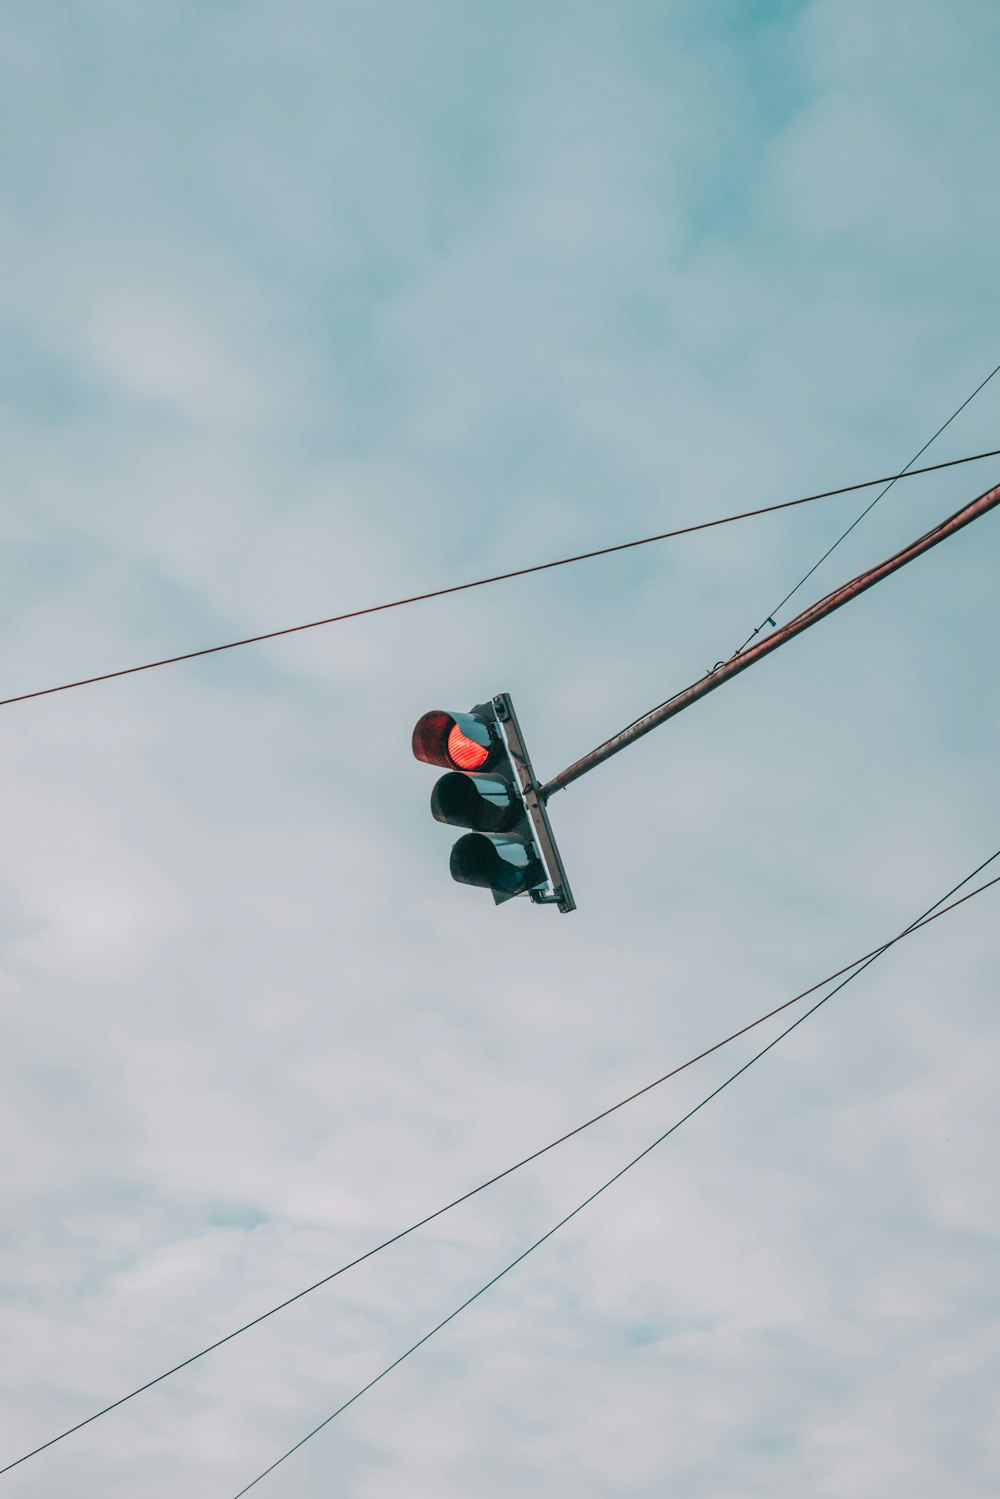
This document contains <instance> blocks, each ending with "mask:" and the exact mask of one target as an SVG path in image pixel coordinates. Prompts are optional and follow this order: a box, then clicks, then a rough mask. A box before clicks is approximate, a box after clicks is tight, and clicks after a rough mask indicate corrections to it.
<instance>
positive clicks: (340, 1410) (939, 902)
mask: <svg viewBox="0 0 1000 1499" xmlns="http://www.w3.org/2000/svg"><path fill="white" fill-rule="evenodd" d="M998 857H1000V849H998V850H997V852H996V853H995V854H991V856H990V858H989V859H987V860H985V862H984V863H982V864H980V865H979V867H978V869H974V870H972V872H971V873H970V874H967V875H966V876H965V878H964V879H962V880H959V882H958V884H957V885H955V886H953V888H952V889H951V890H949V891H948V892H947V894H945V895H942V896H941V897H940V898H939V899H938V900H936V901H935V902H934V904H933V905H932V906H929V907H928V909H927V910H926V911H925V912H924V913H923V915H922V916H918V917H917V919H916V921H913V922H911V924H910V925H909V926H908V927H906V928H905V929H904V931H903V932H902V933H901V934H900V935H901V936H905V935H906V934H907V933H909V932H912V931H914V930H915V929H916V928H917V927H918V926H919V925H920V924H921V923H922V922H924V921H926V920H927V918H928V917H929V916H930V915H931V913H932V912H934V911H937V909H938V907H939V906H941V905H943V904H944V902H945V901H947V900H948V899H950V897H951V896H952V895H954V894H955V892H956V891H957V890H961V888H962V886H963V885H967V884H968V882H969V881H970V880H972V879H975V877H976V875H977V874H978V873H979V871H980V870H982V869H985V868H986V865H987V864H990V863H992V862H993V860H994V859H996V858H998ZM993 883H995V882H994V881H990V884H993ZM983 888H984V889H985V888H986V887H985V886H984V887H983ZM971 893H975V892H971ZM895 940H898V939H895ZM892 945H893V944H892V943H886V944H885V945H884V946H883V947H880V948H877V949H876V950H875V952H873V953H872V954H871V956H870V957H869V958H867V959H866V960H865V961H864V962H863V963H861V965H860V966H859V967H857V968H856V969H855V970H854V972H853V973H850V974H848V976H847V977H846V978H845V979H842V980H841V982H840V983H839V984H837V986H836V988H834V989H831V990H830V992H829V994H824V996H823V998H822V999H819V1000H817V1002H816V1003H815V1004H814V1005H811V1006H810V1007H809V1009H808V1010H806V1011H805V1013H804V1014H803V1015H799V1016H798V1018H797V1019H795V1020H793V1021H792V1023H791V1025H788V1026H786V1027H785V1029H784V1030H783V1031H781V1032H779V1034H778V1035H777V1036H775V1037H774V1039H773V1040H771V1041H769V1042H768V1043H767V1045H766V1046H763V1047H761V1049H760V1051H758V1052H756V1053H755V1055H754V1056H752V1057H751V1058H750V1059H749V1061H747V1062H744V1063H743V1065H742V1067H739V1068H737V1070H736V1071H735V1072H734V1073H732V1074H731V1075H730V1076H729V1077H727V1078H726V1079H725V1081H724V1082H722V1083H720V1084H719V1086H718V1087H717V1088H713V1089H712V1091H711V1093H708V1094H706V1096H705V1097H704V1098H703V1099H702V1100H701V1101H700V1103H696V1104H695V1106H694V1108H693V1109H689V1110H688V1112H687V1113H686V1114H683V1115H682V1116H681V1118H680V1119H678V1120H676V1121H675V1123H673V1124H672V1125H671V1126H670V1128H669V1129H667V1130H664V1132H663V1134H662V1135H659V1136H658V1137H657V1138H656V1139H655V1140H654V1141H653V1142H652V1144H651V1145H647V1146H646V1148H645V1150H641V1151H640V1152H639V1154H638V1155H637V1156H633V1158H632V1160H630V1161H629V1162H628V1164H627V1165H625V1166H623V1167H622V1168H621V1170H620V1171H616V1172H615V1174H614V1176H611V1177H609V1178H608V1180H607V1181H606V1182H604V1183H603V1184H602V1185H601V1186H600V1187H598V1188H597V1190H596V1191H594V1192H591V1194H590V1196H589V1197H585V1198H584V1200H583V1201H582V1202H581V1203H579V1204H578V1205H577V1206H576V1207H575V1208H573V1210H572V1212H569V1213H567V1214H566V1216H565V1217H564V1218H560V1220H559V1222H558V1223H555V1224H553V1226H552V1227H551V1228H550V1229H549V1230H548V1231H547V1232H546V1233H544V1234H542V1236H541V1238H540V1239H536V1240H535V1242H534V1243H533V1244H531V1245H529V1246H528V1248H527V1249H525V1250H524V1251H523V1252H522V1253H521V1254H519V1255H518V1256H517V1258H516V1259H513V1260H511V1261H510V1263H509V1264H508V1265H505V1266H504V1268H503V1269H502V1270H500V1271H499V1272H498V1273H497V1274H496V1275H494V1276H493V1277H492V1279H491V1280H488V1281H487V1282H486V1284H485V1285H483V1286H480V1288H479V1290H478V1291H475V1292H473V1294H472V1295H471V1296H469V1297H468V1298H467V1299H466V1300H465V1301H463V1302H462V1304H461V1306H457V1307H456V1308H455V1310H454V1311H453V1312H449V1314H448V1316H447V1317H443V1318H442V1319H441V1321H440V1322H438V1323H437V1324H436V1325H435V1326H434V1327H432V1328H431V1330H430V1332H426V1333H424V1335H423V1337H422V1338H418V1340H417V1342H415V1343H414V1344H412V1346H411V1347H409V1348H407V1350H406V1352H405V1353H401V1354H400V1355H399V1357H398V1358H396V1359H393V1361H392V1363H391V1364H387V1365H386V1367H385V1368H384V1369H383V1370H382V1371H381V1373H379V1374H376V1375H375V1377H374V1379H370V1380H369V1381H368V1383H367V1384H365V1385H362V1387H361V1389H360V1390H356V1391H355V1393H354V1394H353V1395H352V1396H351V1397H350V1399H349V1400H345V1401H344V1403H343V1404H342V1405H339V1406H338V1407H337V1409H336V1410H335V1411H333V1412H332V1413H331V1414H330V1415H329V1416H327V1417H326V1419H325V1420H324V1421H321V1422H320V1423H319V1425H318V1426H314V1427H313V1429H312V1431H310V1432H308V1433H307V1434H306V1435H305V1436H304V1437H301V1438H300V1439H299V1441H297V1442H296V1443H295V1445H294V1446H293V1447H289V1448H288V1450H287V1452H283V1453H282V1455H281V1456H280V1457H279V1458H277V1459H276V1460H275V1461H274V1462H273V1463H271V1465H270V1466H269V1467H267V1468H265V1469H264V1470H263V1472H262V1473H258V1474H257V1477H256V1478H254V1479H252V1480H251V1481H250V1483H248V1484H246V1485H245V1487H243V1488H242V1489H240V1490H239V1492H238V1493H237V1494H235V1495H234V1499H242V1496H243V1495H244V1494H248V1493H249V1492H250V1490H251V1489H252V1488H255V1487H256V1485H257V1484H258V1483H260V1482H261V1480H262V1479H264V1478H266V1477H267V1476H268V1474H269V1473H273V1472H274V1470H275V1468H277V1467H278V1466H280V1464H281V1463H283V1462H284V1461H285V1460H286V1458H289V1457H291V1456H292V1454H293V1453H294V1452H297V1451H298V1450H299V1448H300V1447H304V1446H305V1444H306V1442H308V1441H310V1440H311V1439H312V1438H313V1437H314V1436H316V1435H317V1434H318V1433H319V1432H321V1431H322V1430H323V1428H324V1427H326V1426H329V1424H330V1422H331V1421H334V1420H336V1418H337V1417H338V1416H339V1415H341V1414H342V1413H343V1412H344V1411H346V1410H347V1409H348V1407H349V1406H351V1405H353V1404H354V1403H355V1401H356V1400H360V1399H361V1396H362V1395H364V1394H367V1392H368V1391H369V1390H370V1389H372V1387H373V1386H374V1385H377V1384H378V1383H379V1381H380V1380H382V1379H384V1378H385V1376H386V1375H387V1374H391V1373H392V1371H393V1369H397V1368H398V1367H399V1365H400V1364H401V1363H403V1361H404V1360H405V1359H408V1358H409V1357H410V1355H411V1354H412V1353H416V1351H417V1349H418V1348H422V1347H423V1345H424V1344H425V1343H427V1342H429V1340H430V1339H431V1338H432V1337H434V1335H435V1333H438V1332H440V1331H441V1329H442V1328H444V1327H447V1325H448V1323H449V1322H453V1321H454V1320H455V1318H456V1317H458V1316H459V1315H460V1314H461V1313H462V1312H464V1311H465V1310H466V1308H467V1307H470V1306H471V1305H472V1303H473V1302H474V1301H478V1300H479V1298H480V1296H483V1295H485V1294H486V1292H487V1291H489V1290H490V1289H491V1288H492V1287H493V1286H495V1285H496V1283H497V1281H499V1280H502V1279H503V1277H504V1276H505V1275H508V1274H509V1273H510V1272H511V1270H513V1269H515V1268H516V1266H518V1265H519V1264H520V1263H521V1262H522V1260H526V1259H527V1258H528V1255H529V1254H533V1253H534V1251H535V1250H536V1249H539V1248H540V1247H541V1246H542V1245H543V1244H544V1243H545V1242H546V1241H547V1240H548V1239H551V1238H552V1236H553V1234H556V1233H558V1232H559V1230H560V1229H561V1228H564V1227H565V1226H566V1224H567V1223H569V1222H570V1221H571V1220H572V1219H573V1218H575V1217H576V1216H577V1214H578V1213H582V1212H583V1210H584V1208H586V1207H589V1206H590V1204H591V1203H592V1202H594V1201H596V1199H597V1198H598V1197H600V1196H601V1195H602V1193H604V1192H606V1191H607V1190H608V1188H609V1187H612V1186H614V1184H615V1182H617V1181H620V1180H621V1178H622V1177H623V1176H624V1175H625V1174H626V1172H629V1171H631V1170H632V1168H633V1166H637V1165H638V1164H639V1162H640V1161H642V1160H644V1159H645V1158H646V1156H648V1155H650V1154H651V1153H652V1152H653V1151H654V1150H655V1149H656V1148H657V1146H659V1145H662V1144H663V1142H664V1140H667V1139H669V1137H670V1136H671V1135H672V1134H674V1133H675V1131H677V1130H679V1129H680V1127H681V1125H682V1124H686V1123H687V1121H688V1120H689V1119H692V1118H693V1117H694V1115H695V1114H697V1113H698V1112H699V1111H700V1110H701V1109H703V1108H704V1107H705V1105H706V1104H707V1103H711V1101H712V1099H713V1098H717V1097H718V1096H719V1094H720V1093H722V1092H723V1091H724V1090H725V1089H726V1088H728V1087H729V1085H730V1083H734V1082H735V1081H736V1079H737V1078H738V1077H742V1075H743V1073H744V1072H746V1071H748V1070H749V1068H751V1067H752V1066H753V1065H754V1063H755V1062H759V1061H760V1059H761V1057H763V1056H766V1055H767V1053H768V1052H769V1051H771V1050H773V1048H774V1047H775V1046H777V1045H778V1042H779V1041H783V1040H784V1039H785V1037H786V1036H789V1035H790V1034H791V1033H792V1031H794V1030H796V1029H797V1027H798V1026H800V1025H801V1024H802V1023H803V1021H805V1020H808V1019H809V1016H810V1015H815V1013H816V1011H817V1010H818V1009H820V1008H821V1007H822V1006H823V1005H825V1004H826V1002H827V1000H830V999H832V998H833V996H834V995H835V994H838V993H839V992H840V990H841V989H843V988H844V987H845V986H846V985H847V984H849V983H850V982H851V980H852V979H856V978H857V976H858V974H859V973H863V972H864V970H865V969H866V968H869V967H870V966H871V964H872V963H874V962H875V961H876V959H877V958H880V957H881V956H882V954H883V953H884V952H886V951H887V950H888V948H889V947H890V946H892Z"/></svg>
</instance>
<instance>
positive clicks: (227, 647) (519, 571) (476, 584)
mask: <svg viewBox="0 0 1000 1499" xmlns="http://www.w3.org/2000/svg"><path fill="white" fill-rule="evenodd" d="M942 430H943V429H942ZM997 457H1000V448H997V449H994V450H993V451H992V452H989V453H972V454H970V455H969V456H968V457H967V458H952V459H949V461H948V462H947V463H932V464H930V465H929V466H928V467H927V468H920V469H911V470H910V472H908V473H907V472H905V471H904V472H902V473H898V474H894V475H893V476H892V482H893V483H895V482H896V480H897V479H904V478H905V479H912V478H915V477H916V476H917V475H918V474H931V473H936V472H937V471H938V470H939V469H943V468H957V467H958V466H959V465H961V464H963V463H978V462H979V460H980V459H981V458H997ZM911 462H912V460H911ZM886 482H887V481H886V478H884V477H883V478H881V479H865V480H864V482H863V483H861V484H844V485H842V486H841V487H840V488H839V489H825V490H823V491H822V492H821V493H819V494H807V495H803V496H802V497H801V498H800V499H798V500H783V501H782V502H781V503H780V504H778V505H763V506H761V507H760V508H758V509H757V510H744V511H742V512H741V513H740V514H739V515H723V516H720V517H719V518H718V519H716V520H705V521H698V522H697V523H696V524H695V525H693V526H680V527H678V529H677V530H675V531H661V532H660V533H659V534H658V535H656V536H642V537H640V538H639V539H638V540H637V541H620V542H618V543H617V544H616V545H614V546H607V547H597V548H596V550H594V551H592V552H578V553H577V554H576V555H575V556H572V557H558V558H556V560H555V561H554V562H536V563H535V564H533V565H532V566H531V567H516V568H513V569H512V570H511V571H510V572H505V573H494V574H493V576H492V577H489V578H474V579H473V580H472V582H471V583H452V584H449V586H448V587H447V588H432V589H431V590H430V591H429V592H427V593H414V594H410V596H409V597H408V598H402V599H391V600H390V601H389V602H388V603H385V604H368V605H367V606H366V607H365V608H363V609H350V610H348V611H347V612H346V613H344V614H331V615H329V616H328V617H327V618H326V619H311V620H307V621H306V623H305V624H301V625H285V626H284V627H283V628H282V629H280V630H264V631H263V632H262V633H261V634H259V635H245V636H244V637H243V638H242V639H241V640H228V641H226V642H225V644H223V645H206V646H202V647H201V648H200V649H198V650H195V651H181V652H180V653H179V654H177V655H175V656H161V657H160V658H159V659H158V660H156V661H143V662H141V663H140V664H139V665H138V666H123V667H119V668H118V669H117V670H116V671H102V672H98V673H97V674H96V675H95V676H90V677H78V678H77V679H76V680H75V681H72V682H60V683H58V684H57V685H56V686H55V687H38V688H35V690H34V691H33V692H19V693H16V694H15V695H14V696H13V697H4V698H0V708H9V707H10V706H11V704H12V703H26V702H28V701H29V700H30V699H31V698H36V697H50V696H51V695H52V694H53V693H55V692H70V691H71V690H72V689H73V688H74V687H92V686H93V685H94V684H95V683H96V682H110V681H112V680H113V679H114V678H116V677H132V676H135V675H136V673H138V672H141V671H153V670H154V669H155V668H156V667H158V666H174V665H176V664H177V663H178V662H179V661H194V660H197V659H198V658H199V657H200V656H216V655H218V654H219V652H220V651H235V650H237V649H238V648H239V647H240V646H244V645H259V644H260V643H261V641H264V640H277V639H278V638H279V636H282V635H297V634H299V633H300V632H301V631H303V630H318V629H319V628H320V627H321V626H322V625H336V624H343V623H344V621H345V620H348V619H360V618H362V616H363V615H366V614H382V613H384V612H385V611H386V610H387V609H402V608H404V607H405V606H406V605H408V604H423V603H426V602H427V601H428V600H429V599H440V598H444V597H445V596H446V595H447V594H450V593H465V592H466V591H467V590H468V589H470V588H485V587H486V586H487V585H488V584H490V583H505V582H507V581H509V580H510V579H511V578H525V577H527V576H528V575H529V573H544V572H548V571H549V570H550V569H551V568H554V567H568V566H569V565H570V564H571V563H573V562H588V561H590V559H591V558H593V557H607V556H609V555H610V554H611V553H612V552H627V551H630V550H631V549H632V548H633V547H644V546H649V545H651V543H652V542H654V541H669V540H671V539H672V538H673V537H675V536H689V535H690V534H691V533H692V532H693V531H709V530H711V529H712V527H714V526H728V525H730V524H731V523H732V522H733V521H739V520H751V519H753V518H754V517H756V516H759V515H771V514H773V513H774V511H776V510H791V509H794V507H795V506H796V505H810V504H812V502H813V501H814V500H828V499H832V498H833V497H834V496H836V495H841V494H852V493H853V492H854V491H855V490H857V489H871V488H872V486H873V485H875V484H885V483H886Z"/></svg>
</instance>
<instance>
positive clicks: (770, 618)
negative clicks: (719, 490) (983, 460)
mask: <svg viewBox="0 0 1000 1499" xmlns="http://www.w3.org/2000/svg"><path fill="white" fill-rule="evenodd" d="M996 374H1000V364H998V365H997V366H996V368H995V369H992V370H990V372H989V374H988V375H987V376H986V379H985V380H980V382H979V384H978V385H977V386H976V388H975V390H974V391H973V392H972V394H971V395H970V396H966V398H965V400H964V401H963V402H962V404H961V406H956V408H955V410H954V411H953V412H952V413H951V416H949V418H948V420H947V421H945V422H942V423H941V425H940V427H938V429H937V431H936V432H935V433H934V436H933V437H929V438H928V439H927V441H926V442H925V443H924V445H923V447H922V448H918V449H917V451H916V452H915V453H914V455H913V457H912V458H911V459H910V461H909V463H908V464H906V466H905V467H904V468H903V469H901V470H900V472H899V473H898V474H896V475H894V477H893V478H891V479H886V480H885V481H884V483H885V488H884V489H882V490H880V492H879V493H878V494H877V495H876V496H875V498H874V499H873V500H872V502H871V504H870V505H866V506H865V508H864V510H862V512H861V514H860V515H858V516H856V517H855V519H854V520H852V521H851V524H850V525H849V526H848V527H847V530H846V531H843V532H841V534H840V535H839V536H838V537H837V539H836V541H835V542H834V543H833V545H832V546H829V547H827V549H826V551H825V552H824V553H823V555H822V557H820V559H819V561H818V562H814V563H813V565H812V567H811V568H810V569H809V571H808V572H807V573H803V574H802V577H801V578H800V579H799V581H798V582H797V583H796V585H795V587H794V588H791V589H789V591H788V593H786V594H785V597H784V598H783V599H782V600H781V602H780V603H778V604H775V606H774V608H773V609H772V610H770V612H769V613H768V614H765V616H764V618H763V620H762V621H761V623H760V624H759V625H758V626H757V628H756V629H755V630H752V631H751V632H750V634H749V635H748V636H747V638H746V640H744V642H743V644H742V645H741V646H737V648H736V650H735V651H734V652H733V656H738V655H740V653H741V652H742V651H745V650H746V648H747V646H748V645H749V644H750V642H751V640H755V639H756V638H757V636H758V635H759V634H760V632H761V630H763V628H764V626H765V625H771V627H772V628H774V625H775V615H776V614H779V613H780V611H781V610H782V609H783V608H784V607H785V605H786V604H787V603H788V601H789V599H791V598H794V596H795V595H796V594H797V593H798V591H799V589H800V588H801V587H802V585H803V583H807V582H808V581H809V579H810V578H811V577H812V575H813V573H814V572H816V571H817V569H818V568H820V567H822V566H823V563H824V562H825V561H826V559H827V558H828V557H829V556H831V555H832V553H833V552H835V551H836V550H837V548H838V547H839V546H840V543H841V542H842V541H846V539H847V537H848V536H850V534H851V532H852V531H853V530H854V528H855V526H860V524H861V522H862V521H863V520H864V518H865V516H866V515H870V514H871V512H872V511H873V510H874V509H875V506H876V505H877V504H878V502H879V500H881V499H883V498H884V497H885V496H886V495H887V494H888V493H889V490H890V489H891V488H892V486H893V485H894V484H895V483H896V482H897V480H898V479H902V478H904V477H906V476H907V475H908V474H910V473H922V472H924V470H921V469H914V468H913V464H914V463H916V461H917V459H918V458H922V457H923V455H924V454H925V453H926V452H927V449H928V448H929V447H931V446H932V444H933V443H935V442H937V440H938V438H939V437H940V436H941V433H942V432H944V430H945V429H946V428H947V427H950V426H951V424H952V422H953V421H954V420H955V418H956V417H957V416H960V415H961V414H962V412H963V411H964V410H965V408H966V406H968V405H969V403H970V402H971V401H974V400H975V398H976V396H978V394H979V392H980V391H981V390H984V389H985V388H986V386H987V385H989V383H990V381H991V380H992V379H993V376H994V375H996ZM880 482H882V481H880ZM729 659H730V660H732V656H731V657H730V658H729Z"/></svg>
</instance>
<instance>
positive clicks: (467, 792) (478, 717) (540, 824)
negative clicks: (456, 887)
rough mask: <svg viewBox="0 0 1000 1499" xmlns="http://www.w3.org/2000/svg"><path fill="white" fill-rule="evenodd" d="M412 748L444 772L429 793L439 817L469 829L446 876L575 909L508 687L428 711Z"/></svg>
mask: <svg viewBox="0 0 1000 1499" xmlns="http://www.w3.org/2000/svg"><path fill="white" fill-rule="evenodd" d="M413 753H414V755H415V756H416V758H417V759H418V760H423V761H425V763H426V764H428V765H440V766H443V767H444V769H445V770H446V771H447V774H446V775H443V776H442V777H441V779H440V780H439V781H438V782H437V785H436V786H435V787H434V790H433V791H432V792H431V812H432V813H433V815H434V816H435V817H436V818H437V820H438V822H446V823H450V824H451V825H452V826H453V827H458V828H468V829H470V831H469V832H467V833H466V834H465V835H464V837H462V838H459V840H458V842H457V843H456V844H455V846H454V848H453V849H452V851H451V875H452V879H455V880H458V881H459V883H460V884H463V885H479V886H481V887H483V888H484V889H486V890H490V891H492V893H493V899H494V900H495V901H496V903H497V905H500V904H501V902H502V901H505V900H512V899H513V898H514V896H515V895H527V896H529V897H530V899H531V900H533V901H534V902H535V903H536V904H537V905H557V906H558V907H559V909H560V911H572V910H575V902H574V900H573V896H572V893H571V891H570V888H569V882H568V880H567V879H566V872H565V870H564V869H563V865H562V860H561V859H560V857H559V850H558V848H557V847H556V842H555V839H554V838H553V836H552V828H551V825H550V823H549V819H548V814H547V812H546V810H545V804H544V802H542V801H541V799H540V798H539V795H538V786H537V783H536V781H535V774H534V771H533V770H532V768H531V761H530V760H529V758H528V752H527V750H526V749H525V746H524V740H523V739H522V737H521V729H520V725H519V724H518V722H517V717H516V715H515V713H514V705H513V703H512V702H511V700H510V696H509V694H508V693H506V692H501V693H498V694H497V696H496V697H494V698H492V699H491V700H490V702H488V703H479V704H478V705H477V706H476V707H475V708H473V709H472V711H471V712H470V713H444V712H442V711H441V709H439V708H435V709H433V710H432V711H431V712H430V713H425V714H424V715H423V717H422V718H420V719H419V720H418V722H417V725H416V728H415V729H414V730H413Z"/></svg>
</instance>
